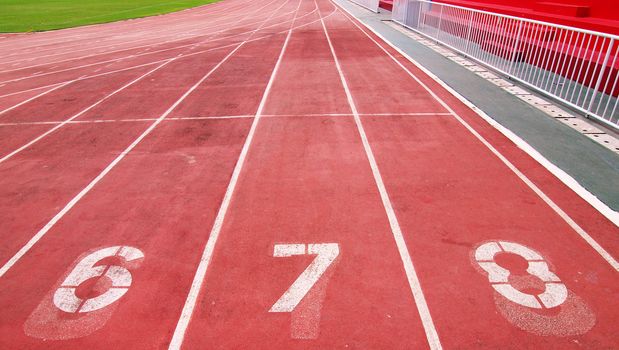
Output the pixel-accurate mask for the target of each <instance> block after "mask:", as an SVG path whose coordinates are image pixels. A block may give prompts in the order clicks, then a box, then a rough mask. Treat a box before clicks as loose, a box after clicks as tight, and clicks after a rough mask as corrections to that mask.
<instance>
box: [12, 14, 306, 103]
mask: <svg viewBox="0 0 619 350" xmlns="http://www.w3.org/2000/svg"><path fill="white" fill-rule="evenodd" d="M291 12H292V11H291ZM308 15H309V14H308ZM303 16H306V15H303ZM286 22H288V21H282V22H279V23H275V24H272V25H269V26H267V27H265V28H271V27H276V26H278V25H280V24H282V23H286ZM229 30H230V29H223V30H220V31H217V32H214V33H213V34H209V35H210V36H214V35H215V34H218V33H223V32H226V31H229ZM251 32H252V30H249V31H245V32H241V33H236V34H233V35H229V36H225V37H221V38H217V39H213V40H210V41H209V42H210V43H212V42H216V41H222V40H227V39H232V38H236V37H239V36H243V35H246V34H248V33H251ZM284 32H285V31H284ZM273 35H274V34H271V35H266V36H264V37H269V36H273ZM264 37H262V38H264ZM262 38H256V39H254V40H260V39H262ZM207 40H208V38H207ZM193 45H195V44H186V45H181V46H176V47H172V48H167V49H161V50H157V51H149V52H146V53H143V54H139V55H136V56H146V55H152V54H155V53H159V52H163V51H171V50H178V49H181V48H185V47H189V46H193ZM234 45H237V43H231V44H226V45H223V46H219V47H214V48H210V49H207V50H204V51H202V52H205V51H212V50H217V49H219V48H224V47H229V46H234ZM198 53H200V52H196V53H193V54H198ZM189 55H191V54H189ZM125 58H126V57H121V58H113V59H109V60H105V61H98V62H95V63H89V64H84V65H81V66H72V67H69V68H65V69H61V70H57V71H52V72H42V73H41V74H38V75H36V76H22V77H19V78H14V79H10V80H4V81H1V82H0V83H11V82H17V81H22V80H27V79H31V78H38V77H42V76H46V75H52V74H57V73H62V72H67V71H71V70H76V69H81V68H87V67H92V66H98V65H101V64H104V63H116V62H118V61H120V60H123V59H125ZM170 58H171V57H166V58H165V59H162V60H158V61H154V62H150V63H147V64H153V63H157V62H161V61H164V60H168V59H170ZM52 85H55V84H52ZM4 96H6V95H4ZM4 96H0V97H4Z"/></svg>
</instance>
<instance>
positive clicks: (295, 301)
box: [269, 243, 340, 312]
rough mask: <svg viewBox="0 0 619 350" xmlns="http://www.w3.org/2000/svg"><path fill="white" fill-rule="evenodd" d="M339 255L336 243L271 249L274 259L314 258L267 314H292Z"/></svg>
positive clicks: (283, 245) (281, 246) (287, 245)
mask: <svg viewBox="0 0 619 350" xmlns="http://www.w3.org/2000/svg"><path fill="white" fill-rule="evenodd" d="M339 254H340V248H339V245H338V244H337V243H321V244H307V245H306V244H276V245H275V248H274V249H273V256H274V257H277V258H285V257H290V256H295V255H316V258H315V259H314V261H312V263H311V264H310V265H309V266H308V267H307V268H306V269H305V271H303V273H301V275H300V276H299V277H298V278H297V279H296V281H294V283H293V284H292V285H291V286H290V288H288V290H287V291H286V292H284V294H283V295H282V296H281V297H280V298H279V299H278V300H277V301H276V302H275V304H273V306H272V307H271V309H270V310H269V312H292V311H293V310H294V309H295V308H296V307H297V305H299V303H300V302H301V300H302V299H303V298H304V297H305V295H307V293H308V292H309V291H310V290H311V289H312V287H313V286H314V285H315V284H316V282H318V280H320V277H321V276H322V275H323V274H324V273H325V271H327V269H328V268H329V266H330V265H331V264H332V263H333V262H334V261H335V259H336V258H337V256H338V255H339Z"/></svg>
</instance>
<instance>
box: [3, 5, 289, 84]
mask: <svg viewBox="0 0 619 350" xmlns="http://www.w3.org/2000/svg"><path fill="white" fill-rule="evenodd" d="M275 1H277V0H272V1H271V2H270V3H268V4H266V5H263V6H261V7H260V8H258V9H254V8H250V9H247V10H249V11H247V12H251V11H259V10H261V9H262V8H264V7H267V6H269V5H270V4H271V3H273V2H275ZM229 17H235V16H232V15H231V16H229ZM217 19H218V21H215V22H213V23H217V24H216V25H212V26H210V27H204V24H199V23H198V24H194V25H191V26H189V27H182V28H181V30H180V31H179V32H178V33H170V32H169V30H166V28H165V26H162V28H161V29H159V28H158V30H159V31H160V32H164V33H165V35H158V34H159V33H156V34H157V35H152V36H150V37H147V38H142V39H137V40H131V41H119V42H110V43H108V44H106V45H102V46H95V47H87V48H82V49H79V50H71V51H69V53H76V52H81V51H93V50H99V49H104V48H108V47H110V48H114V47H117V46H121V45H126V44H131V43H136V42H140V41H147V40H150V41H155V40H162V39H163V40H164V41H159V42H155V43H150V44H143V45H138V46H129V47H126V48H120V49H118V50H113V51H106V52H98V53H94V54H89V55H85V56H78V57H72V58H66V59H62V60H58V61H51V62H45V63H38V64H34V65H31V66H23V67H19V68H12V69H6V70H2V71H0V73H8V72H14V71H17V70H23V69H30V68H34V67H40V66H45V65H52V64H58V63H61V62H66V61H72V60H78V59H84V58H90V57H96V56H98V55H103V54H108V53H113V52H121V51H126V50H133V49H139V48H144V47H152V46H157V45H161V44H166V43H173V42H176V41H183V40H188V39H195V38H199V37H202V36H208V35H212V34H215V33H217V32H218V31H215V32H210V33H209V32H204V30H208V29H213V28H218V27H223V26H226V25H228V24H229V23H228V22H229V21H228V20H227V19H225V18H224V19H222V18H221V17H219V18H217ZM219 22H222V23H219ZM259 22H260V21H258V22H255V23H259ZM213 23H210V24H213ZM251 24H254V23H248V24H247V25H251ZM194 27H195V28H194ZM191 28H193V29H191ZM233 28H236V27H233ZM143 32H147V33H149V34H151V32H152V31H148V30H146V29H144V30H143V31H142V32H140V33H143ZM194 32H198V33H199V34H196V35H187V33H194ZM179 33H180V34H183V35H185V36H183V37H181V38H179V39H169V40H166V39H167V38H172V37H174V38H176V37H177V36H178V35H179ZM120 34H122V32H119V33H113V34H111V35H110V34H108V36H114V35H116V36H118V35H120ZM131 34H132V35H134V36H135V34H136V33H131ZM102 39H103V38H102ZM91 40H92V39H88V38H86V39H84V40H83V41H88V42H91ZM49 45H54V44H53V43H52V44H49ZM83 45H84V43H83V42H77V43H75V45H72V46H69V47H50V48H46V49H44V50H49V51H53V50H56V51H57V50H70V49H71V48H73V47H80V46H81V47H83ZM37 53H38V52H37ZM22 54H23V55H29V54H32V52H24V53H22ZM66 54H67V52H59V53H53V54H49V55H43V56H37V57H35V58H36V59H41V58H47V57H53V56H61V55H66ZM29 58H31V57H21V58H16V59H14V60H12V61H4V62H0V67H2V66H3V65H10V64H11V63H14V62H23V61H24V60H26V59H29Z"/></svg>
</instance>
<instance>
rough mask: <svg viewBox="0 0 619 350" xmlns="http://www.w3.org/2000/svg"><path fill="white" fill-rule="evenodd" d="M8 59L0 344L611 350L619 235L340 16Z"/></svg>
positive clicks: (182, 20)
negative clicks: (580, 349)
mask: <svg viewBox="0 0 619 350" xmlns="http://www.w3.org/2000/svg"><path fill="white" fill-rule="evenodd" d="M0 48H1V49H2V50H3V51H5V52H6V51H7V50H10V53H9V54H7V55H6V56H3V57H2V58H1V59H0V81H1V82H0V240H1V241H2V245H1V246H0V264H1V267H0V285H1V286H2V288H0V309H1V310H3V311H2V314H1V315H2V316H1V317H0V347H1V348H3V349H4V348H6V349H24V348H29V349H30V348H33V349H36V348H45V349H82V348H93V349H109V348H131V349H153V348H169V349H179V348H187V349H194V348H195V349H240V348H251V349H254V348H276V349H280V348H281V349H289V348H308V349H309V348H311V349H317V348H320V349H324V348H357V349H404V348H406V349H409V348H414V349H417V348H432V349H440V348H446V349H452V348H463V349H471V348H480V349H483V348H488V349H496V348H502V349H508V348H556V349H568V348H590V349H609V348H617V347H618V346H619V336H618V334H619V332H617V330H618V329H617V324H619V303H618V302H617V298H616V296H617V294H618V293H619V280H618V278H617V272H618V269H619V266H618V265H617V261H616V257H617V256H619V239H617V234H618V233H619V229H618V228H617V226H616V223H614V222H612V221H611V220H609V219H607V218H606V217H605V216H604V215H602V214H601V213H599V212H597V211H596V210H595V209H594V208H593V207H592V206H591V205H590V204H589V203H587V202H586V201H584V200H583V199H582V198H581V197H579V196H578V195H577V194H576V193H574V192H573V191H572V190H571V189H570V188H568V187H567V186H565V185H564V184H563V183H562V182H561V181H560V180H559V179H557V178H556V177H555V176H554V175H552V174H551V173H550V172H549V171H548V170H547V169H545V168H544V167H543V166H542V165H540V164H539V163H537V162H536V161H535V160H533V159H532V158H531V157H530V156H529V155H528V154H527V153H526V152H525V151H523V150H522V149H520V148H518V147H517V146H516V145H514V144H513V143H512V142H511V141H509V140H508V139H507V138H506V137H505V136H504V135H503V134H501V133H500V132H499V131H498V130H496V129H495V128H494V127H492V126H491V125H490V124H488V123H487V122H486V121H485V120H484V119H483V118H481V117H480V116H479V115H478V114H476V113H475V112H474V111H473V110H471V109H470V108H469V107H467V106H466V105H464V104H463V103H462V102H460V101H459V100H458V99H457V98H456V97H454V96H453V95H451V94H450V93H449V92H448V91H447V90H445V88H443V87H442V86H441V85H440V84H439V83H438V82H436V81H435V80H433V79H432V78H431V77H429V76H428V75H427V74H425V73H424V72H423V71H422V70H421V69H420V68H419V67H417V66H416V65H415V64H413V63H412V62H410V61H408V60H407V59H406V58H405V57H403V56H402V55H401V54H400V53H398V52H397V51H395V50H394V49H393V48H391V47H390V46H388V45H387V44H386V43H385V42H383V41H382V40H381V39H380V38H378V37H376V36H375V35H374V34H373V33H371V32H370V31H369V30H368V29H366V28H365V27H364V26H363V25H361V24H360V23H359V22H357V21H356V20H355V19H353V18H351V17H350V16H349V15H348V14H347V13H346V12H345V11H344V10H342V9H341V8H339V7H337V6H336V5H335V4H334V3H332V2H331V1H329V0H316V1H314V0H272V1H267V2H255V1H246V0H226V1H222V2H219V3H216V4H213V5H209V6H204V7H200V8H196V9H192V10H187V11H182V12H178V13H174V14H170V15H166V16H160V17H153V18H146V19H140V20H135V21H126V22H119V23H113V24H106V25H100V26H90V27H84V28H77V29H70V30H64V31H56V32H49V33H40V34H35V35H26V36H8V37H5V38H2V39H0Z"/></svg>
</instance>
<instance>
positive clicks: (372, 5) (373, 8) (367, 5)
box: [350, 0, 378, 13]
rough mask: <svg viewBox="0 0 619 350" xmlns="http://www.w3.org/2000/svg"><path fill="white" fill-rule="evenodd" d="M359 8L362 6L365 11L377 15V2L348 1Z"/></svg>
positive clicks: (370, 0)
mask: <svg viewBox="0 0 619 350" xmlns="http://www.w3.org/2000/svg"><path fill="white" fill-rule="evenodd" d="M350 1H351V2H354V3H355V4H357V5H359V6H363V7H365V8H366V9H368V10H370V11H373V12H376V13H378V0H350Z"/></svg>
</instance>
